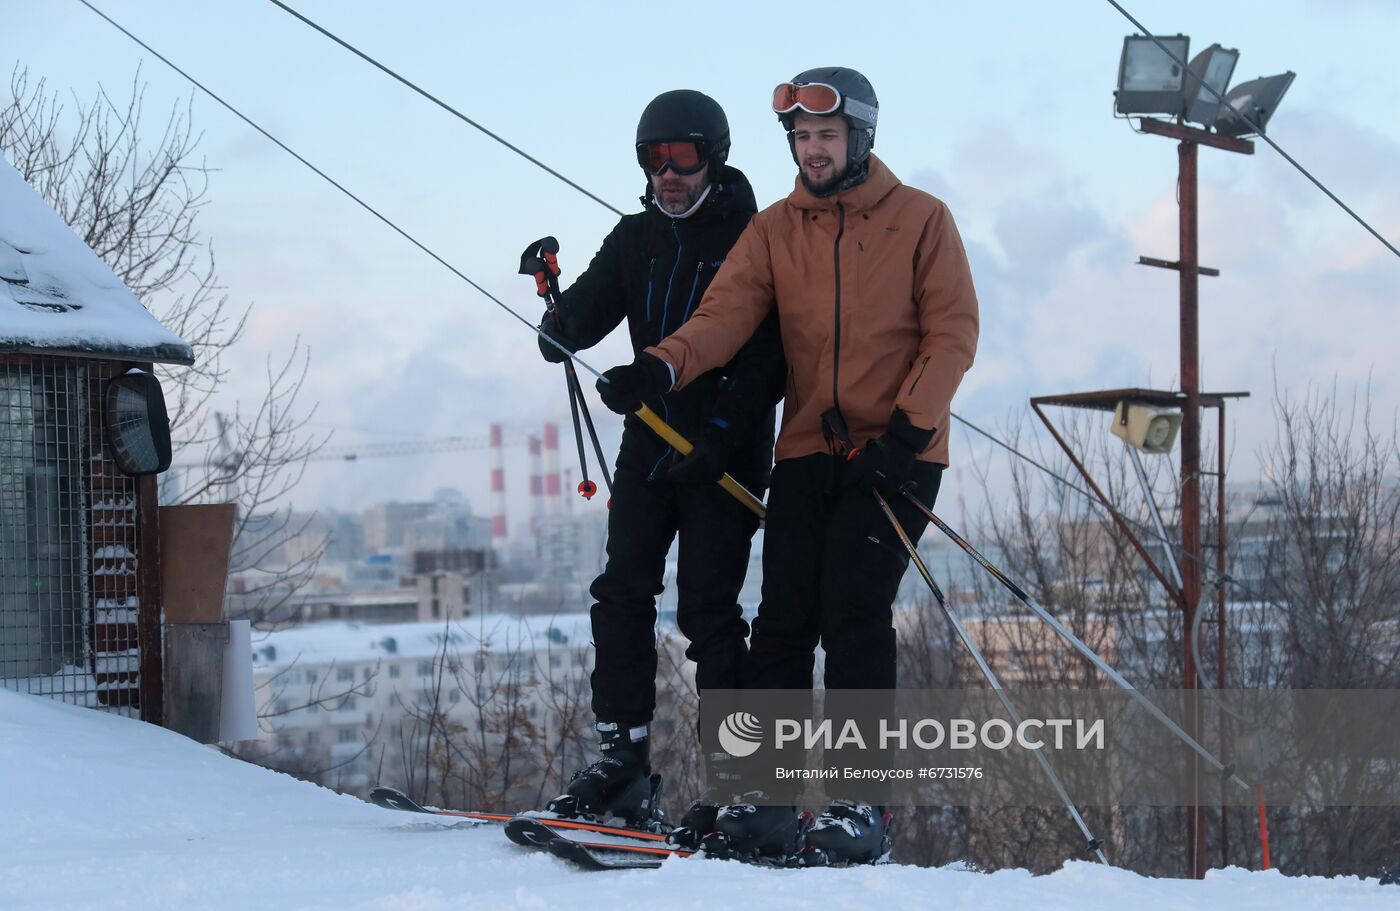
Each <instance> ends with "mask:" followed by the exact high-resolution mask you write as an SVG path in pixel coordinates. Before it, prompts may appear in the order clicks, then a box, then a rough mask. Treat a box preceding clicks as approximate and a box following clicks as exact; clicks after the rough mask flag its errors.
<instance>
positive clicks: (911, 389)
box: [908, 355, 928, 395]
mask: <svg viewBox="0 0 1400 911" xmlns="http://www.w3.org/2000/svg"><path fill="white" fill-rule="evenodd" d="M926 367H928V355H924V360H923V363H921V364H919V375H918V376H916V377H914V382H912V383H910V384H909V393H908V394H909V395H913V394H914V387H915V386H917V385H919V380H921V379H923V378H924V368H926Z"/></svg>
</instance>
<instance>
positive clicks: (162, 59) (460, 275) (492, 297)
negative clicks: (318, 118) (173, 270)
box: [78, 0, 603, 379]
mask: <svg viewBox="0 0 1400 911" xmlns="http://www.w3.org/2000/svg"><path fill="white" fill-rule="evenodd" d="M78 2H79V3H81V4H82V5H83V6H86V7H87V8H88V9H90V10H92V12H93V13H95V14H96V15H98V16H99V17H101V18H102V19H104V20H105V21H106V22H107V23H108V24H109V25H111V26H112V27H113V28H115V29H116V30H117V31H119V32H121V33H122V34H123V35H125V36H127V37H128V38H130V39H131V40H132V41H134V42H136V43H137V44H138V45H140V46H141V47H142V48H143V49H145V51H146V52H147V53H148V54H150V55H152V56H153V57H155V58H156V59H157V60H159V61H160V62H161V63H164V64H165V65H166V66H168V67H170V68H171V69H172V70H174V71H175V72H177V73H179V74H180V75H181V76H183V77H185V78H186V79H187V80H189V82H190V83H191V84H192V85H194V86H195V87H196V88H198V89H199V90H200V91H201V92H203V93H204V94H206V95H208V96H209V97H210V98H212V99H214V100H215V101H217V102H218V103H219V104H220V105H222V106H223V107H224V108H226V109H227V110H228V111H229V112H230V113H231V114H233V115H234V116H235V117H237V118H238V119H239V120H242V121H243V122H244V123H246V124H247V125H248V126H250V127H252V128H253V129H254V130H257V131H258V132H259V133H261V134H262V135H263V136H264V137H266V138H267V139H268V140H270V141H271V142H272V143H274V144H275V145H276V146H277V147H278V148H280V149H281V150H282V151H284V152H286V153H287V154H288V155H291V156H292V157H293V158H295V159H296V160H297V161H299V162H301V163H302V164H303V165H305V166H306V167H307V168H309V169H310V170H311V171H313V172H315V174H316V175H317V176H318V177H320V178H321V179H322V180H324V181H326V182H327V183H329V184H330V185H331V186H333V187H335V188H336V189H337V190H339V191H340V192H341V193H344V194H345V195H346V196H348V197H350V199H352V200H354V201H355V202H356V203H357V204H358V205H359V206H360V208H362V209H364V210H365V211H366V212H368V213H369V214H371V215H373V216H374V217H375V218H377V219H379V220H380V221H381V222H383V223H384V224H385V225H387V226H388V227H389V228H391V229H392V230H393V231H394V232H395V233H397V234H398V235H399V236H401V237H403V238H404V239H405V240H407V241H408V242H409V243H411V244H413V245H414V246H415V247H417V248H418V249H419V250H422V251H423V252H424V253H426V254H427V255H428V256H430V257H432V258H433V259H434V260H436V261H437V262H438V263H439V264H440V265H442V266H443V267H444V268H446V269H447V270H448V271H450V272H451V273H452V274H453V275H455V276H457V277H458V278H460V279H461V280H462V281H464V282H466V283H467V284H469V285H471V286H472V287H473V288H475V289H476V290H477V291H480V292H481V293H482V295H484V296H485V297H486V298H487V299H488V300H490V301H491V302H492V303H494V304H495V305H496V306H498V307H500V308H501V309H502V310H504V311H505V312H506V313H509V314H510V315H511V316H513V317H515V319H517V320H519V321H520V323H521V324H523V325H525V326H527V327H528V328H529V329H530V331H531V332H532V333H534V334H535V335H536V336H537V337H539V338H542V339H544V340H546V341H548V342H549V343H550V344H551V345H553V346H554V347H555V348H558V349H559V350H560V351H562V352H563V353H564V354H566V355H568V356H569V357H570V358H571V359H572V360H573V361H574V363H576V364H578V365H579V366H580V367H582V368H583V369H585V370H587V371H588V372H589V373H591V374H593V376H595V377H597V378H599V379H602V378H603V375H602V374H601V373H599V372H598V371H597V370H595V369H593V367H591V366H589V364H588V363H586V362H585V361H584V360H583V359H582V358H580V357H578V356H577V355H576V354H574V352H572V351H570V350H569V349H567V348H565V347H564V346H563V345H561V344H559V343H558V342H557V341H555V340H554V339H553V338H551V337H550V336H549V335H547V334H546V333H543V332H540V331H539V329H538V328H537V327H536V326H535V324H534V323H532V322H530V321H529V320H528V319H526V318H525V317H523V316H521V315H520V314H519V313H518V312H517V311H515V310H513V309H511V307H510V306H509V305H507V304H506V303H505V301H502V300H501V299H500V298H498V297H496V295H494V294H492V293H491V292H490V291H487V290H486V289H485V288H484V287H482V286H481V285H479V284H477V283H476V282H474V281H472V279H471V278H470V277H469V276H468V275H467V274H466V273H464V272H462V270H460V269H458V268H457V267H456V266H454V265H452V264H451V263H449V262H448V261H447V260H445V259H443V258H442V257H441V256H439V255H438V254H437V253H435V252H434V251H433V250H432V249H431V248H429V247H428V246H427V245H426V244H424V243H423V242H422V241H420V240H418V238H416V237H414V236H413V235H412V234H409V233H408V232H407V231H405V230H404V229H403V228H401V227H399V226H398V225H397V224H395V223H394V221H393V220H392V219H390V218H389V217H388V216H387V215H384V214H383V213H381V212H380V211H379V210H378V209H376V208H374V207H373V206H371V205H370V204H369V203H367V202H365V201H364V200H363V199H361V198H360V197H359V196H356V195H355V194H354V193H353V192H351V191H350V190H349V189H348V188H346V187H345V185H344V184H342V183H340V182H339V181H337V180H336V179H335V178H334V177H331V176H330V175H329V174H327V173H326V172H325V171H322V170H321V169H320V168H318V167H316V166H315V165H314V164H312V163H311V162H310V161H308V160H307V159H305V158H303V157H302V156H301V155H299V154H298V153H297V152H296V151H295V150H294V149H292V148H291V147H290V146H288V145H287V144H286V143H284V142H283V141H282V140H280V139H278V138H277V137H276V136H273V135H272V134H271V133H269V132H268V131H267V130H265V129H263V128H262V127H260V126H258V124H256V123H254V122H253V121H252V120H251V119H250V118H249V117H247V116H245V115H244V114H243V113H242V112H241V111H239V110H238V109H237V108H235V107H234V106H233V105H232V104H230V103H228V102H227V101H225V100H224V99H223V98H221V97H219V96H218V95H217V94H215V93H214V92H213V91H212V90H210V89H209V88H207V87H206V86H205V85H204V84H203V83H201V82H200V81H199V80H198V79H195V78H194V77H193V76H191V75H190V74H189V73H187V72H185V71H184V70H182V69H181V68H180V67H178V66H176V65H175V63H173V62H172V61H171V60H170V59H169V58H168V57H166V56H165V55H163V54H161V53H160V52H159V51H157V50H155V48H153V47H151V46H150V45H149V44H147V43H146V42H144V41H142V40H141V39H140V38H138V37H136V36H135V35H134V34H132V33H131V32H129V31H127V30H126V29H125V28H123V27H122V26H121V25H120V24H119V23H118V22H116V21H115V20H114V19H112V17H110V16H108V15H107V14H106V13H104V12H102V11H101V10H100V9H98V8H97V7H95V6H93V5H92V4H91V3H90V2H88V0H78Z"/></svg>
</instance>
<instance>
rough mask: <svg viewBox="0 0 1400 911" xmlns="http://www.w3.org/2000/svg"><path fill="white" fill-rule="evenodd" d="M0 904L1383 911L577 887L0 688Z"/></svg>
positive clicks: (532, 860)
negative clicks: (0, 788) (0, 783)
mask: <svg viewBox="0 0 1400 911" xmlns="http://www.w3.org/2000/svg"><path fill="white" fill-rule="evenodd" d="M0 781H3V784H4V788H3V791H0V908H3V909H6V911H17V909H23V908H34V909H44V911H58V909H78V908H82V909H89V908H91V909H99V908H101V909H110V908H143V909H146V908H198V909H208V911H278V909H327V911H331V909H334V911H352V909H379V911H437V909H464V908H469V909H472V911H486V909H491V911H494V909H501V908H531V909H535V908H539V909H544V908H577V909H580V911H583V909H598V908H602V909H608V911H612V909H622V908H647V909H649V911H673V909H690V908H697V909H699V908H703V909H707V911H710V909H741V911H742V909H762V911H781V909H789V908H803V909H805V908H811V909H823V911H825V909H834V908H878V909H880V911H887V909H897V908H911V909H912V908H919V909H929V908H936V909H1016V911H1027V909H1034V911H1056V909H1065V911H1071V909H1072V911H1110V909H1112V911H1122V909H1125V908H1129V909H1134V911H1144V909H1158V908H1162V909H1224V911H1256V909H1257V911H1279V909H1290V908H1327V909H1329V911H1336V909H1371V908H1375V909H1382V908H1383V909H1387V911H1393V909H1395V908H1397V907H1400V888H1397V887H1394V886H1381V885H1379V884H1378V883H1377V881H1376V880H1374V879H1372V880H1366V881H1362V880H1358V879H1355V878H1348V879H1334V880H1326V879H1308V878H1300V879H1289V878H1285V877H1283V876H1281V875H1279V874H1278V873H1251V872H1248V871H1244V870H1227V871H1224V872H1213V873H1212V874H1211V875H1210V876H1209V877H1208V878H1207V879H1206V880H1205V881H1204V882H1200V883H1196V882H1183V881H1177V880H1152V879H1146V878H1143V877H1141V876H1137V875H1135V874H1132V873H1127V872H1123V871H1121V870H1112V869H1104V868H1100V867H1098V866H1096V865H1094V864H1089V863H1072V864H1069V865H1067V866H1066V867H1065V868H1064V869H1062V870H1060V871H1059V872H1057V873H1054V874H1052V875H1050V876H1044V877H1039V878H1035V879H1033V878H1032V877H1031V876H1029V875H1028V874H1026V873H1023V872H1019V871H1003V872H1000V873H994V874H990V875H985V874H976V873H968V872H964V871H961V870H956V869H952V868H948V869H940V870H929V869H919V868H915V867H900V866H888V867H881V868H862V869H849V870H800V871H788V870H762V869H757V868H754V867H746V866H743V865H740V864H733V863H724V862H720V861H712V860H703V859H690V860H681V859H675V860H671V861H668V862H667V864H666V865H665V866H664V867H662V868H661V869H660V870H654V871H627V872H608V873H588V872H582V871H578V870H575V869H573V868H571V867H569V866H567V865H566V864H565V863H564V862H562V861H559V860H556V859H554V858H553V857H550V856H548V855H546V854H542V853H534V852H530V851H527V850H525V849H523V848H518V847H515V846H514V845H511V844H510V843H508V842H507V841H506V840H505V838H504V837H503V836H502V834H501V832H500V830H499V829H496V828H468V827H464V826H461V825H456V826H454V825H452V824H450V823H438V822H436V821H434V820H427V821H425V820H424V819H423V818H421V817H414V816H411V815H408V814H404V813H399V812H396V811H392V810H381V809H379V808H377V807H374V806H371V805H369V804H365V803H362V802H361V801H359V800H356V799H355V798H353V797H345V796H341V795H337V794H334V793H332V792H330V791H326V790H324V789H321V788H317V787H315V786H313V785H309V784H306V783H304V782H300V781H296V780H295V779H292V778H289V777H287V776H285V775H280V774H277V773H275V772H269V771H267V770H265V769H261V768H257V767H255V766H251V765H247V764H245V763H241V762H238V761H236V760H233V759H229V758H227V757H225V756H223V755H222V754H219V753H217V752H215V751H213V750H211V749H209V748H207V747H203V746H200V745H198V744H195V743H193V742H191V741H189V740H186V739H185V738H183V737H180V736H179V735H176V734H172V733H170V732H168V731H164V730H161V729H158V728H155V727H152V726H150V725H147V724H143V723H141V722H138V721H133V720H130V719H125V718H119V717H115V716H111V715H105V714H102V713H100V712H96V711H92V710H90V709H81V708H77V707H73V706H67V705H62V704H59V703H56V702H52V701H50V700H48V699H44V698H41V697H36V696H27V695H20V694H16V693H12V692H9V691H6V690H0Z"/></svg>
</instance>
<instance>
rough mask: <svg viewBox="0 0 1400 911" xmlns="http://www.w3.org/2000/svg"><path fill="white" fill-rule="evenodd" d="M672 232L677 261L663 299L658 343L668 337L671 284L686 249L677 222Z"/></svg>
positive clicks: (657, 335)
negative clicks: (667, 321)
mask: <svg viewBox="0 0 1400 911" xmlns="http://www.w3.org/2000/svg"><path fill="white" fill-rule="evenodd" d="M671 232H672V233H673V234H674V235H675V237H676V261H675V263H673V264H672V266H671V277H670V278H668V279H666V297H665V298H663V299H662V301H661V331H660V332H658V333H657V334H656V343H657V344H658V345H659V344H661V342H663V341H665V339H666V317H667V316H668V315H669V314H670V312H671V285H672V284H674V283H675V281H676V270H677V269H679V268H680V266H681V253H682V251H684V250H685V247H684V246H682V244H681V232H680V229H679V228H677V227H676V224H675V222H672V223H671Z"/></svg>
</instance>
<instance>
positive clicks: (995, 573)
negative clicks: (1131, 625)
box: [904, 490, 1253, 793]
mask: <svg viewBox="0 0 1400 911" xmlns="http://www.w3.org/2000/svg"><path fill="white" fill-rule="evenodd" d="M904 498H905V499H906V500H908V501H909V502H910V503H912V504H913V505H914V508H915V509H917V510H918V511H919V512H921V513H923V514H924V516H925V517H926V518H927V519H928V520H929V521H930V522H932V523H933V524H934V525H937V526H938V528H939V530H940V531H942V532H943V533H944V534H945V535H947V536H948V537H949V538H951V539H952V540H953V543H954V544H956V545H958V547H961V548H962V549H963V551H964V552H965V553H966V554H967V555H968V556H969V557H971V558H972V559H973V560H975V561H977V563H978V565H980V566H981V567H982V568H983V569H985V570H986V571H987V572H988V573H990V574H991V576H992V578H994V579H996V580H997V581H998V582H1000V583H1001V584H1002V585H1003V586H1005V587H1006V589H1007V591H1009V592H1011V594H1012V595H1014V596H1015V597H1016V599H1017V600H1018V601H1020V602H1021V603H1022V604H1024V605H1025V606H1026V607H1028V608H1030V610H1031V612H1032V613H1034V614H1035V615H1036V616H1038V617H1039V618H1040V619H1042V620H1044V621H1045V622H1046V623H1048V624H1049V625H1050V628H1051V629H1053V630H1054V631H1055V632H1057V633H1059V634H1060V637H1061V638H1063V639H1064V640H1065V641H1066V642H1068V643H1069V644H1070V645H1072V646H1074V648H1075V650H1076V651H1078V652H1079V653H1080V654H1081V655H1083V656H1084V657H1085V658H1087V659H1088V660H1089V661H1090V662H1091V663H1092V664H1093V665H1094V666H1095V667H1097V668H1098V669H1099V670H1101V671H1103V672H1104V674H1106V675H1107V676H1108V679H1110V680H1112V681H1113V682H1114V683H1116V684H1118V686H1119V687H1121V688H1122V689H1123V690H1124V691H1125V692H1126V693H1128V695H1129V696H1131V697H1132V698H1133V699H1135V700H1137V702H1138V704H1139V705H1141V706H1142V707H1143V708H1145V709H1147V711H1148V712H1150V713H1151V714H1152V715H1153V716H1154V717H1155V718H1156V719H1157V720H1158V721H1160V722H1161V723H1162V724H1163V725H1165V726H1166V728H1167V730H1169V731H1171V732H1172V733H1173V734H1175V735H1176V736H1177V737H1178V738H1179V739H1180V740H1181V741H1182V742H1183V743H1185V744H1186V745H1187V746H1189V747H1190V748H1191V749H1193V750H1195V751H1196V753H1197V754H1198V755H1199V756H1200V757H1201V758H1202V759H1204V760H1206V761H1207V762H1209V763H1210V764H1211V765H1213V766H1215V768H1216V770H1217V771H1218V772H1220V773H1221V774H1222V775H1224V776H1226V777H1227V778H1229V780H1231V781H1233V782H1235V783H1236V784H1237V785H1239V786H1240V787H1242V788H1244V789H1245V790H1246V791H1249V792H1251V793H1253V789H1252V788H1251V787H1250V786H1249V784H1248V783H1247V782H1245V780H1244V779H1243V778H1241V777H1240V776H1239V774H1238V773H1237V772H1236V771H1235V767H1234V765H1233V764H1230V765H1226V764H1225V763H1223V762H1221V761H1220V760H1219V759H1218V758H1217V757H1216V755H1215V754H1214V753H1212V752H1211V751H1210V750H1208V749H1206V748H1205V747H1203V746H1201V744H1200V743H1198V742H1197V741H1196V738H1194V737H1192V736H1191V735H1190V734H1188V733H1186V732H1185V731H1184V730H1182V729H1181V726H1180V725H1178V724H1177V723H1176V722H1175V721H1172V720H1171V718H1169V717H1168V716H1167V714H1166V713H1165V712H1163V711H1162V710H1161V709H1159V708H1157V706H1156V705H1155V704H1153V702H1152V700H1151V699H1148V698H1147V697H1146V696H1144V695H1143V694H1142V693H1141V692H1140V691H1139V690H1138V688H1137V687H1135V686H1133V685H1132V684H1131V683H1129V682H1128V681H1127V679H1126V678H1124V677H1123V675H1122V674H1120V673H1118V672H1117V671H1116V670H1114V669H1113V667H1112V665H1110V664H1109V663H1108V662H1107V661H1104V660H1103V659H1102V658H1100V657H1099V655H1098V653H1097V652H1095V651H1094V650H1093V649H1091V648H1089V646H1087V645H1085V644H1084V640H1082V639H1080V638H1079V637H1078V636H1076V635H1075V634H1074V633H1073V632H1071V631H1070V629H1069V628H1068V627H1067V626H1065V625H1064V624H1063V623H1062V622H1060V619H1059V618H1058V617H1056V616H1055V615H1054V614H1052V613H1050V612H1049V611H1048V610H1046V609H1045V608H1043V607H1041V606H1040V605H1039V604H1037V603H1036V601H1035V599H1034V598H1032V597H1031V596H1030V595H1028V594H1026V593H1025V592H1024V591H1022V590H1021V588H1020V586H1018V585H1017V584H1016V583H1015V582H1012V581H1011V580H1010V579H1008V578H1007V577H1006V575H1005V574H1004V573H1003V572H1002V571H1001V570H999V569H997V568H996V567H995V566H994V565H992V563H991V561H989V560H988V559H987V558H986V557H984V556H982V555H981V554H980V553H978V552H977V549H976V548H974V547H973V546H972V545H971V544H969V543H967V541H965V540H963V537H962V536H961V535H959V534H958V533H957V532H955V531H953V529H951V528H949V527H948V525H947V523H945V522H944V521H943V520H942V519H940V518H938V516H937V515H935V514H934V512H933V510H932V509H929V508H928V507H927V506H926V505H924V503H923V502H922V501H921V500H920V499H919V498H918V497H916V496H914V495H913V494H911V493H910V492H909V491H907V490H906V491H904Z"/></svg>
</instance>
